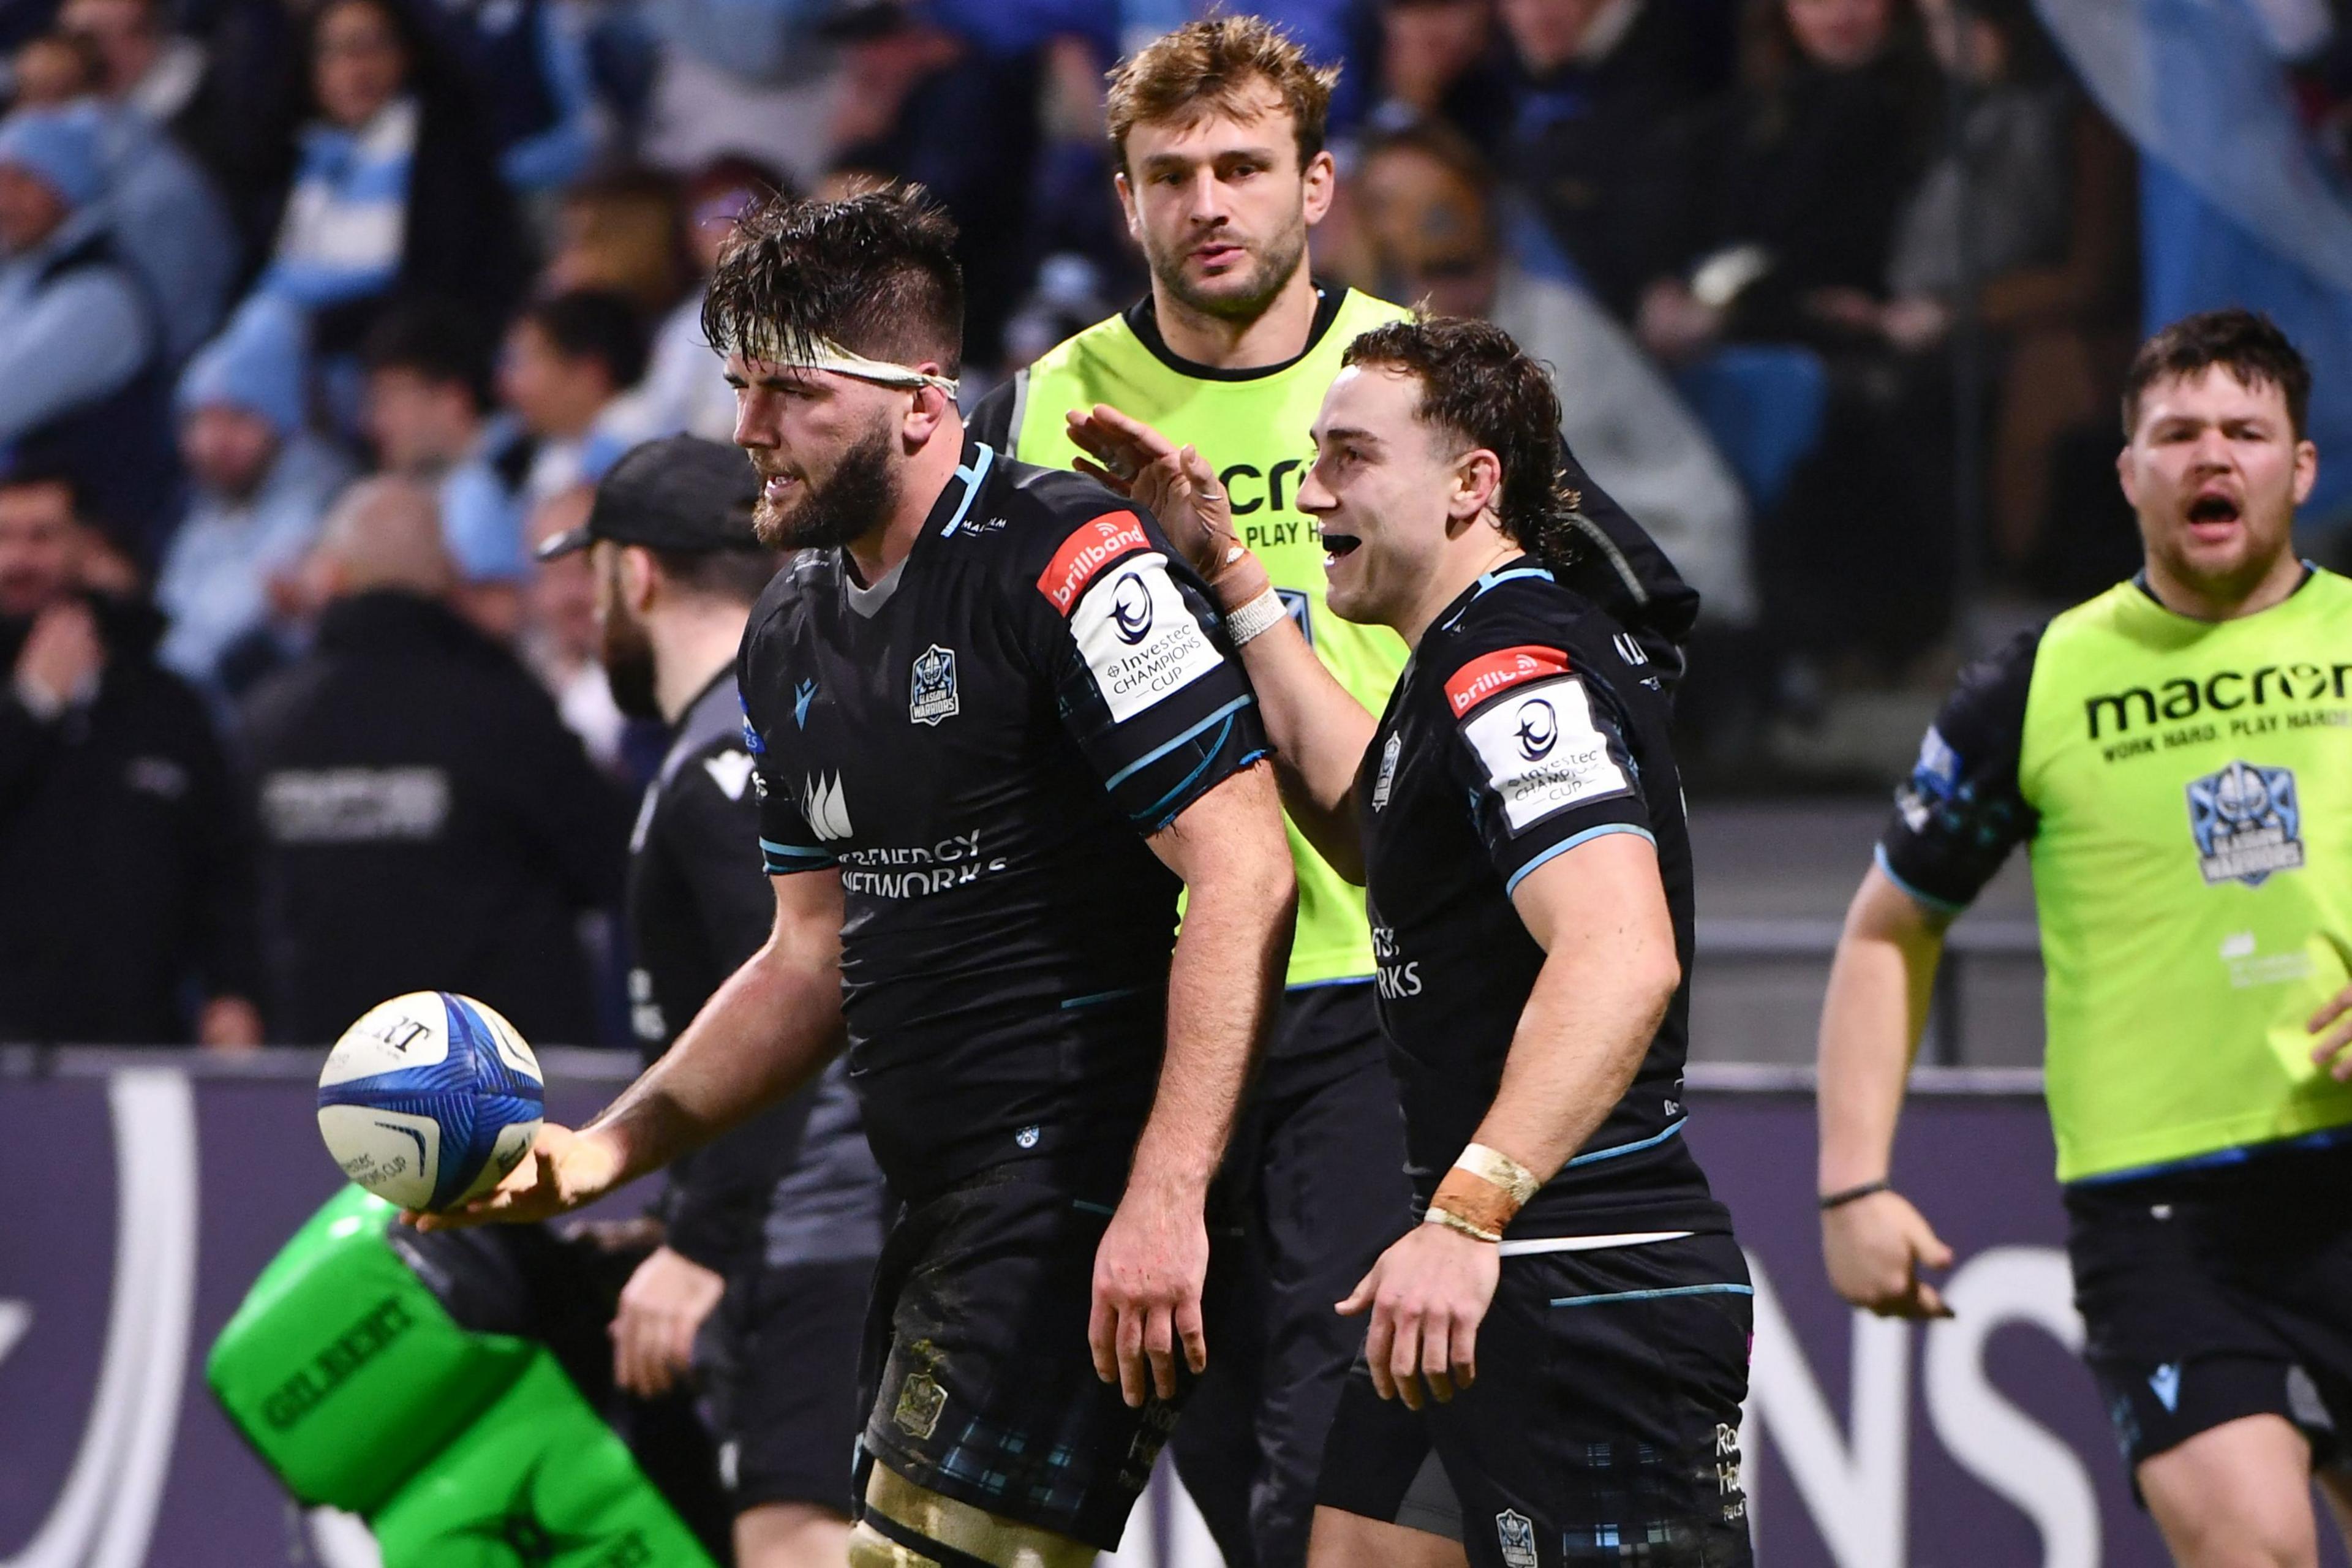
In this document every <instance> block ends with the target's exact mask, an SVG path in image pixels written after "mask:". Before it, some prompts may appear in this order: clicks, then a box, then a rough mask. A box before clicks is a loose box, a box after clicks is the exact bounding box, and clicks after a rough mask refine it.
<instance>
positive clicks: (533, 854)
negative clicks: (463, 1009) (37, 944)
mask: <svg viewBox="0 0 2352 1568" xmlns="http://www.w3.org/2000/svg"><path fill="white" fill-rule="evenodd" d="M307 570H308V572H309V573H310V576H311V579H312V591H313V593H314V594H315V595H316V597H317V598H318V599H319V600H320V602H321V603H323V604H325V605H326V609H325V611H324V612H323V614H322V615H321V616H320V621H319V627H318V635H317V638H316V641H315V642H314V644H313V645H312V647H311V648H310V652H309V653H307V654H305V655H304V656H303V657H302V658H300V659H299V660H298V661H297V662H295V663H294V664H292V665H290V666H289V667H288V668H285V669H283V670H280V671H279V672H278V674H277V675H275V676H273V677H271V678H270V679H268V681H267V682H265V683H264V684H263V685H262V686H261V687H260V688H259V689H257V690H256V692H255V693H254V697H253V700H252V703H251V705H250V708H249V709H248V711H247V737H248V743H249V748H250V751H251V754H252V759H253V766H254V771H255V777H256V782H257V788H258V791H259V801H260V815H261V824H262V832H263V837H264V840H265V844H266V846H267V847H266V852H265V863H264V868H265V872H266V876H265V882H264V889H265V891H264V911H265V931H266V933H267V936H266V942H267V951H268V956H269V962H270V966H271V973H272V975H273V978H274V981H275V983H276V994H277V995H278V997H279V998H280V1003H279V1006H278V1011H277V1012H276V1013H275V1014H274V1015H273V1018H272V1028H273V1031H274V1033H275V1034H276V1036H277V1037H278V1038H281V1039H287V1040H291V1041H295V1042H298V1043H303V1044H318V1043H320V1042H323V1041H327V1040H331V1039H333V1038H334V1037H335V1036H336V1035H337V1034H338V1033H340V1032H341V1030H342V1029H343V1028H344V1026H347V1025H348V1024H349V1023H350V1022H351V1021H352V1019H353V1018H355V1017H357V1016H359V1015H360V1014H361V1013H362V1012H363V1011H365V1010H366V1009H367V1008H369V1007H371V1006H373V1005H375V1004H376V1003H377V1002H380V1001H382V1000H383V998H384V997H386V996H391V995H395V994H399V993H401V992H404V991H416V990H432V989H436V988H437V989H446V990H452V991H463V992H465V993H466V994H469V995H473V996H478V997H480V998H481V999H482V1000H484V1001H485V1002H488V1003H489V1004H490V1005H492V1006H494V1007H496V1008H498V1009H499V1011H500V1012H502V1013H504V1014H505V1015H506V1016H508V1017H509V1018H510V1019H512V1020H513V1021H514V1024H515V1026H516V1027H517V1028H518V1029H520V1030H521V1031H522V1032H523V1033H524V1035H525V1036H526V1037H529V1038H530V1039H532V1040H533V1041H536V1042H541V1043H545V1044H558V1043H567V1042H570V1043H577V1042H583V1041H587V1040H590V1039H592V1038H593V1021H592V1014H591V1005H590V996H589V988H588V970H587V962H586V958H585V955H584V953H583V949H582V946H581V942H580V940H579V937H578V933H577V930H576V924H575V917H576V916H577V915H578V914H579V913H580V912H582V911H584V910H590V909H593V908H594V907H596V906H598V905H601V904H603V903H605V902H606V901H608V900H610V899H612V898H613V896H614V892H615V890H616V888H617V884H618V879H619V875H620V870H621V852H622V847H623V842H622V841H623V832H624V823H623V821H622V818H621V816H620V807H619V797H618V796H617V795H615V793H614V791H613V789H612V788H611V786H610V785H609V784H607V783H606V782H605V781H604V779H603V778H602V777H601V776H600V775H599V774H598V773H596V771H595V769H594V768H593V767H592V766H590V765H589V763H588V760H587V758H586V757H585V756H584V755H583V753H582V752H581V750H580V745H579V742H577V741H576V740H575V739H574V738H573V737H572V735H571V734H569V733H568V732H567V731H565V730H564V728H563V726H562V722H561V721H559V720H558V719H557V717H556V714H555V709H554V705H553V704H552V703H551V702H550V701H549V700H548V699H547V696H546V694H545V693H544V692H543V691H541V689H539V687H538V685H537V683H535V682H534V681H533V680H532V679H530V675H529V674H528V673H526V672H525V671H524V670H523V668H522V667H521V666H520V665H519V664H518V663H516V662H515V659H514V657H513V655H511V654H509V652H508V651H507V650H506V649H505V648H503V647H499V645H498V644H497V643H495V642H492V641H491V640H490V639H488V637H484V636H482V635H481V633H479V632H478V631H476V630H475V629H474V628H473V627H472V626H469V625H468V624H467V622H466V621H465V620H464V619H463V618H462V617H461V616H458V615H457V614H456V613H455V612H454V611H453V610H452V609H451V608H450V607H449V605H448V595H449V592H450V589H451V588H452V586H453V585H454V584H455V582H456V573H455V571H454V569H453V568H452V567H451V565H450V563H449V560H448V557H447V555H446V553H445V552H443V551H442V548H441V530H440V522H439V520H438V519H437V518H436V516H435V515H434V508H433V497H432V492H431V491H429V490H426V489H423V488H422V487H420V486H417V485H415V484H412V483H410V482H409V481H407V480H405V479H391V478H380V479H364V480H362V481H361V482H360V483H358V484H356V485H354V486H352V488H351V489H350V490H348V491H346V492H345V494H344V496H343V498H342V499H341V500H340V501H338V502H337V503H336V506H335V509H334V510H333V511H332V512H331V513H330V514H329V516H328V520H327V524H326V528H325V530H324V531H323V533H322V535H321V537H320V542H319V545H318V548H317V550H316V551H315V552H313V553H312V556H311V558H310V563H309V565H308V568H307Z"/></svg>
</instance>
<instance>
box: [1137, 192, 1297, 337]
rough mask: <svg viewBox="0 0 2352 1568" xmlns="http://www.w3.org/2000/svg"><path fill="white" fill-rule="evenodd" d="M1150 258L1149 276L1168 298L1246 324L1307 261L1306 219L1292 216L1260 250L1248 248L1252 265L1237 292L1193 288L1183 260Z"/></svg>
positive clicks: (1176, 257)
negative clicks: (1164, 291) (1185, 272)
mask: <svg viewBox="0 0 2352 1568" xmlns="http://www.w3.org/2000/svg"><path fill="white" fill-rule="evenodd" d="M1189 254H1190V252H1189V251H1187V252H1184V253H1181V254H1179V255H1176V256H1172V257H1171V256H1162V255H1153V256H1151V257H1150V258H1149V259H1150V263H1151V276H1152V279H1153V280H1154V281H1156V282H1157V283H1158V284H1159V285H1160V288H1162V289H1166V290H1167V291H1168V294H1169V297H1170V298H1171V299H1173V300H1175V301H1176V302H1177V303H1178V304H1181V305H1182V306H1183V307H1184V308H1185V309H1187V310H1193V311H1196V312H1198V313H1199V314H1201V315H1203V316H1213V317H1215V318H1217V319H1218V320H1220V321H1255V319H1257V318H1258V317H1259V316H1262V315H1264V314H1265V310H1266V307H1267V306H1269V305H1271V304H1273V303H1274V301H1275V297H1276V295H1278V294H1280V293H1281V292H1282V290H1283V289H1285V288H1286V286H1287V285H1288V284H1289V282H1290V279H1291V276H1292V274H1294V273H1296V272H1297V270H1298V268H1299V265H1300V263H1302V262H1304V261H1305V260H1306V259H1307V218H1306V215H1305V214H1304V213H1300V214H1297V215H1295V216H1293V217H1292V219H1291V221H1290V222H1289V224H1287V225H1286V226H1285V227H1284V228H1283V230H1282V232H1281V233H1280V234H1278V235H1276V236H1275V237H1273V238H1272V239H1269V240H1268V241H1266V244H1265V248H1264V249H1262V250H1261V249H1256V248H1255V247H1254V248H1252V250H1251V252H1250V255H1251V256H1252V258H1254V259H1255V262H1256V265H1255V266H1254V267H1252V268H1250V271H1249V276H1248V278H1247V279H1246V280H1245V281H1244V283H1243V285H1242V286H1241V288H1240V289H1238V290H1237V291H1228V292H1216V293H1212V292H1208V291H1206V290H1203V289H1196V288H1195V287H1194V286H1193V284H1192V280H1191V279H1188V278H1186V277H1185V276H1184V257H1185V256H1186V255H1189Z"/></svg>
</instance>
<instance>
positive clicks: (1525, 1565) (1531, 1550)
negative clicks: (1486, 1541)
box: [1495, 1508, 1536, 1568]
mask: <svg viewBox="0 0 2352 1568" xmlns="http://www.w3.org/2000/svg"><path fill="white" fill-rule="evenodd" d="M1495 1539H1496V1542H1499V1543H1500V1544H1501V1546H1502V1548H1503V1561H1504V1562H1505V1563H1508V1564H1509V1565H1510V1568H1536V1521H1534V1520H1532V1519H1529V1518H1528V1516H1527V1515H1526V1514H1523V1513H1521V1512H1520V1511H1519V1510H1517V1509H1515V1508H1507V1509H1505V1510H1503V1511H1502V1512H1500V1513H1498V1514H1496V1516H1495Z"/></svg>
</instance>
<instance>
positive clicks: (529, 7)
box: [419, 0, 600, 194]
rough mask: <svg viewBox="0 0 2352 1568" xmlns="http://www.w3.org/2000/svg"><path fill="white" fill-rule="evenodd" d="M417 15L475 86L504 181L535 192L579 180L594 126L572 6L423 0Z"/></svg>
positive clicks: (549, 1) (583, 43)
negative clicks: (431, 30)
mask: <svg viewBox="0 0 2352 1568" xmlns="http://www.w3.org/2000/svg"><path fill="white" fill-rule="evenodd" d="M419 9H420V14H421V15H422V16H423V17H424V19H425V24H426V26H429V27H431V28H432V29H433V32H434V35H435V37H436V38H438V39H439V40H440V42H441V43H442V45H443V46H444V47H446V50H447V51H448V53H449V54H450V55H451V57H452V58H454V59H455V60H456V62H457V65H458V67H459V68H461V69H462V70H463V71H464V73H465V74H466V76H467V79H468V80H469V81H470V82H471V83H472V85H473V88H474V96H475V98H476V100H477V101H478V102H479V103H480V104H481V105H482V110H483V114H484V117H485V124H484V127H483V129H484V132H485V133H486V135H487V137H488V142H489V145H490V146H491V148H492V149H494V150H495V152H496V153H497V156H498V165H499V174H502V175H504V176H505V178H506V182H507V184H509V185H510V186H512V187H513V188H514V189H515V190H517V191H519V192H523V193H527V194H536V193H540V192H551V191H556V190H560V189H562V187H563V186H565V185H567V184H570V183H571V182H572V181H573V180H575V179H577V178H579V176H580V174H581V172H582V171H583V170H584V169H585V168H587V167H588V163H589V161H590V159H591V158H592V157H593V155H594V153H595V151H596V144H597V141H598V139H599V135H600V128H599V125H598V122H597V115H596V108H595V103H594V101H593V98H592V97H591V89H590V81H589V64H588V42H587V38H586V36H585V34H584V32H583V27H582V25H581V19H580V18H579V17H578V16H576V15H575V13H574V10H573V8H572V6H570V5H564V4H562V3H561V0H427V3H426V4H425V5H421V6H420V8H419Z"/></svg>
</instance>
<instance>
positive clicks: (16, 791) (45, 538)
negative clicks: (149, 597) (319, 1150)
mask: <svg viewBox="0 0 2352 1568" xmlns="http://www.w3.org/2000/svg"><path fill="white" fill-rule="evenodd" d="M85 549H86V542H85V539H84V536H83V532H82V530H81V528H80V525H79V523H78V521H76V518H75V515H74V490H73V486H72V484H71V483H70V482H69V481H68V480H66V479H55V478H41V477H33V476H26V477H23V478H18V479H11V480H7V481H0V667H5V668H7V669H8V670H9V672H10V682H9V685H8V688H7V689H5V691H0V887H5V888H6V889H7V896H6V897H5V898H0V1039H9V1040H48V1041H89V1042H98V1043H114V1044H138V1043H159V1044H172V1043H175V1042H179V1041H184V1040H187V1039H189V1038H191V1037H194V1038H195V1039H197V1040H199V1041H201V1042H203V1043H205V1044H208V1045H215V1046H225V1047H226V1046H248V1045H255V1044H258V1043H259V1041H260V1038H261V1022H260V1017H259V1015H258V1014H257V1012H256V1011H255V1009H254V1005H253V1001H252V998H254V997H255V996H256V995H257V994H259V980H260V975H259V973H258V971H259V962H258V959H257V954H256V951H255V945H254V931H253V874H252V866H251V862H250V854H251V844H250V841H249V840H248V839H247V837H246V836H245V834H244V833H243V832H242V830H241V825H242V821H243V818H242V816H241V814H240V810H239V806H238V803H237V801H236V795H235V792H234V791H233V790H232V788H231V787H230V784H229V778H228V772H227V768H226V764H225V763H224V761H223V759H222V756H221V751H220V746H219V743H218V742H217V741H215V738H214V735H213V731H212V726H211V724H210V722H209V721H207V720H206V718H205V710H204V704H203V703H202V701H201V700H198V698H197V697H196V695H195V693H194V692H193V691H191V690H189V689H188V688H187V687H186V686H184V685H183V684H182V683H181V682H180V681H179V680H178V679H176V678H174V677H173V676H171V675H169V674H167V673H165V672H164V671H163V669H161V668H158V667H157V666H156V664H155V662H154V658H153V649H154V646H155V638H156V637H157V635H158V634H159V633H160V632H161V631H162V630H163V625H162V622H161V620H160V618H159V617H158V616H156V615H155V613H154V612H153V611H152V610H150V609H148V608H147V607H146V606H144V605H139V604H136V603H133V602H130V601H127V600H121V599H117V598H112V597H110V596H107V595H100V594H95V593H90V592H88V591H86V590H85V589H84V587H83V585H82V582H83V579H82V575H81V573H80V571H79V564H80V560H79V558H80V557H81V556H82V554H83V552H84V551H85ZM190 997H200V998H202V999H203V1003H202V1005H201V1008H200V1009H199V1011H198V1014H197V1016H196V1018H195V1019H194V1020H193V1028H192V1026H191V1025H192V1021H191V1019H190V1018H189V1017H188V1015H187V1005H188V999H189V998H190Z"/></svg>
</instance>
